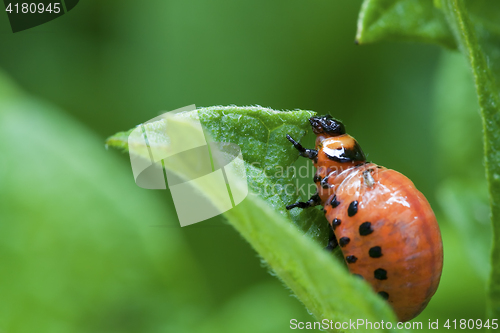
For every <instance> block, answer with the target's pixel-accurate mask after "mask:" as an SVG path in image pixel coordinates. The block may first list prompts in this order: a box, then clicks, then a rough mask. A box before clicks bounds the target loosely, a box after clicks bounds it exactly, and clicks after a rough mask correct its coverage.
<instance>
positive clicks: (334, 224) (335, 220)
mask: <svg viewBox="0 0 500 333" xmlns="http://www.w3.org/2000/svg"><path fill="white" fill-rule="evenodd" d="M341 222H342V221H341V220H340V219H337V218H335V219H333V221H332V228H333V230H335V228H337V227H338V226H339V225H340V223H341Z"/></svg>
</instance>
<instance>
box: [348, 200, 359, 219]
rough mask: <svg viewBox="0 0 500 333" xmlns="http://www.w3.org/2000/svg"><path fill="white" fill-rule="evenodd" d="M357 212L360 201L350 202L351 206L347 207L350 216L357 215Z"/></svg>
mask: <svg viewBox="0 0 500 333" xmlns="http://www.w3.org/2000/svg"><path fill="white" fill-rule="evenodd" d="M357 212H358V201H357V200H354V201H353V202H351V203H350V204H349V208H347V215H349V217H352V216H354V215H356V213H357Z"/></svg>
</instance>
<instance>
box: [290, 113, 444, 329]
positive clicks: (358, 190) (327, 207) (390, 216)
mask: <svg viewBox="0 0 500 333" xmlns="http://www.w3.org/2000/svg"><path fill="white" fill-rule="evenodd" d="M310 122H311V125H312V126H313V131H314V132H315V134H316V135H317V138H316V150H312V149H304V148H303V147H302V146H301V145H300V144H299V143H297V142H295V141H294V140H293V139H292V138H291V137H289V136H287V137H288V138H289V140H290V141H291V142H292V143H293V144H294V146H295V147H296V148H297V149H298V150H299V152H300V154H301V155H302V156H305V157H308V158H310V159H312V160H313V161H314V166H315V167H316V169H317V171H316V175H315V176H314V181H315V182H316V184H317V187H318V193H317V194H316V195H315V196H313V197H312V198H311V199H310V200H309V201H308V202H298V203H296V204H293V205H290V206H288V207H287V208H288V209H292V208H294V207H299V208H307V207H311V206H315V205H318V204H320V205H322V206H323V207H324V211H325V214H326V218H327V220H328V222H329V223H330V225H331V227H332V230H333V235H332V237H331V239H330V242H329V246H328V248H330V249H332V248H334V247H336V246H337V245H340V248H341V250H342V253H343V255H344V258H345V261H346V263H347V265H348V268H349V271H350V272H351V273H353V274H355V275H358V276H361V277H362V278H363V279H365V280H366V281H367V282H368V283H369V284H370V285H371V286H372V287H373V289H374V290H375V291H376V292H377V293H378V294H379V295H380V296H381V297H383V298H384V299H386V300H387V301H388V302H389V303H390V304H391V306H392V307H393V309H394V311H395V312H396V315H397V316H398V319H399V320H401V321H408V320H411V319H413V318H414V317H416V316H417V315H418V314H419V313H420V312H422V310H423V309H424V308H425V307H426V305H427V303H428V302H429V301H430V299H431V297H432V296H433V295H434V293H435V292H436V289H437V287H438V284H439V279H440V277H441V270H442V267H443V246H442V241H441V233H440V231H439V226H438V224H437V221H436V217H435V216H434V213H433V211H432V208H431V206H430V205H429V203H428V202H427V200H426V199H425V197H424V196H423V194H422V193H420V192H419V191H418V190H417V189H416V188H415V186H414V185H413V183H412V182H411V181H410V180H409V179H408V178H406V177H405V176H403V175H402V174H400V173H399V172H396V171H394V170H390V169H386V168H384V167H380V166H377V165H376V164H373V163H369V162H366V159H365V156H364V153H363V151H362V150H361V147H360V146H359V145H358V143H357V142H356V140H355V139H354V138H352V137H351V136H349V135H347V134H346V133H345V129H344V126H343V125H342V123H340V122H339V121H337V120H335V119H333V118H331V117H330V116H328V115H327V116H324V117H312V118H311V119H310Z"/></svg>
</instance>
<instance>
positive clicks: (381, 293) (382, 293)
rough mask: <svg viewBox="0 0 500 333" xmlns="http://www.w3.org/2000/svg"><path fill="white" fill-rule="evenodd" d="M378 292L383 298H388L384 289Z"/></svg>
mask: <svg viewBox="0 0 500 333" xmlns="http://www.w3.org/2000/svg"><path fill="white" fill-rule="evenodd" d="M378 294H379V295H380V296H382V298H383V299H389V294H388V293H386V292H385V291H379V292H378Z"/></svg>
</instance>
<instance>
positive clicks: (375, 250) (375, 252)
mask: <svg viewBox="0 0 500 333" xmlns="http://www.w3.org/2000/svg"><path fill="white" fill-rule="evenodd" d="M368 254H369V255H370V257H372V258H380V257H382V248H381V247H380V246H374V247H372V248H371V249H370V250H368Z"/></svg>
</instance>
